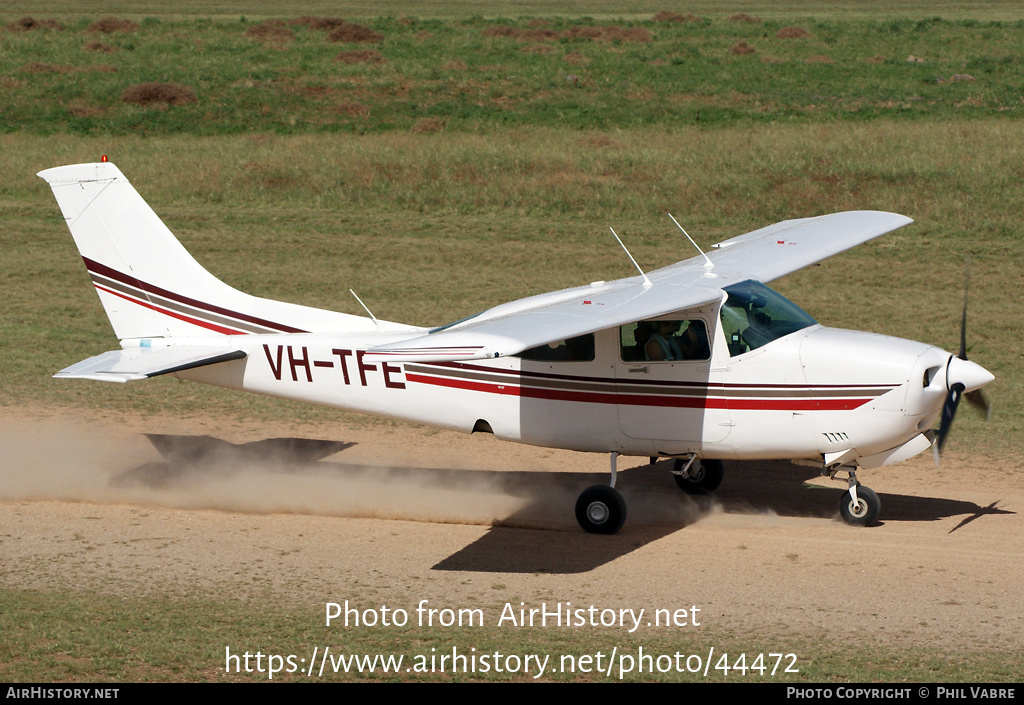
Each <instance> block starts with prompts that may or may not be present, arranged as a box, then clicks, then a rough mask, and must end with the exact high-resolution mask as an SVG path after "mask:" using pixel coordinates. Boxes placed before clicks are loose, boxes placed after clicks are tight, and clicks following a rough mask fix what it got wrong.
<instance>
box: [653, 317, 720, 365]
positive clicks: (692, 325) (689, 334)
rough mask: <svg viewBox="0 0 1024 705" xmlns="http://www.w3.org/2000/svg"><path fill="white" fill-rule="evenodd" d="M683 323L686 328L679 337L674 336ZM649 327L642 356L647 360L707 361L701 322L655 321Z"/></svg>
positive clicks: (708, 347)
mask: <svg viewBox="0 0 1024 705" xmlns="http://www.w3.org/2000/svg"><path fill="white" fill-rule="evenodd" d="M683 323H686V324H687V325H686V328H685V329H684V330H683V332H682V334H681V335H676V332H677V331H679V329H680V327H681V326H682V324H683ZM651 325H652V327H653V330H652V332H651V335H650V338H648V340H647V343H646V345H644V356H645V357H646V358H647V359H648V360H651V361H654V362H660V361H665V360H707V359H708V358H709V357H711V349H710V346H709V345H708V335H707V330H706V328H705V327H704V322H703V321H700V320H695V321H656V322H654V323H652V324H651Z"/></svg>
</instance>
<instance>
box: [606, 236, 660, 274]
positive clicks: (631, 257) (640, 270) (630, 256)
mask: <svg viewBox="0 0 1024 705" xmlns="http://www.w3.org/2000/svg"><path fill="white" fill-rule="evenodd" d="M608 229H609V230H611V231H612V235H615V239H616V240H618V242H619V245H621V246H622V249H623V251H624V252H625V253H626V257H629V261H630V262H632V263H633V266H634V267H636V271H638V272H640V276H641V277H643V278H644V286H654V285H653V284H652V283H651V280H650V279H648V278H647V275H646V274H644V270H642V269H640V265H639V264H637V263H636V260H635V259H633V255H631V254H629V250H627V249H626V246H625V245H624V244H623V243H622V240H620V239H619V236H618V234H617V233H616V232H615V228H613V227H610V226H609V228H608Z"/></svg>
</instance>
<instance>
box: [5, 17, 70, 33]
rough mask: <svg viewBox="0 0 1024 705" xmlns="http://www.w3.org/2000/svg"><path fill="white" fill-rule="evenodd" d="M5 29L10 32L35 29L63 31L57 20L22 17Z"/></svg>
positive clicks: (62, 26)
mask: <svg viewBox="0 0 1024 705" xmlns="http://www.w3.org/2000/svg"><path fill="white" fill-rule="evenodd" d="M7 29H8V30H9V31H11V32H31V31H32V30H35V29H56V30H63V29H64V25H62V24H61V23H60V22H58V21H57V20H36V19H33V18H31V17H22V18H21V19H20V20H15V21H14V22H11V23H10V24H9V25H7Z"/></svg>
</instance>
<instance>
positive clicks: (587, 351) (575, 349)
mask: <svg viewBox="0 0 1024 705" xmlns="http://www.w3.org/2000/svg"><path fill="white" fill-rule="evenodd" d="M516 357H521V358H522V359H524V360H538V361H542V362H592V361H593V359H594V334H593V333H588V334H587V335H581V336H578V337H576V338H569V339H568V340H558V341H555V342H553V343H549V344H547V345H539V346H537V347H535V348H530V349H529V350H524V351H523V352H521V353H519V354H518V355H517V356H516Z"/></svg>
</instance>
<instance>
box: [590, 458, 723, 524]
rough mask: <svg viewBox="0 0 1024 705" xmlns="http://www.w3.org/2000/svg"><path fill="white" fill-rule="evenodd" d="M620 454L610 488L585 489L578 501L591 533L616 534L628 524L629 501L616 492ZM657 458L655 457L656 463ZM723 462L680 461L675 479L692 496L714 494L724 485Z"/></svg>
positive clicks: (683, 459)
mask: <svg viewBox="0 0 1024 705" xmlns="http://www.w3.org/2000/svg"><path fill="white" fill-rule="evenodd" d="M618 457H619V454H618V453H612V454H611V464H612V468H611V470H612V476H611V482H610V483H609V484H608V485H594V486H592V487H588V488H587V489H585V490H583V493H582V494H580V496H579V499H577V500H576V521H578V522H579V524H580V526H581V527H583V530H584V531H586V532H588V533H591V534H614V533H615V532H617V531H618V530H619V529H621V528H622V524H623V522H625V521H626V500H624V499H623V498H622V495H621V494H620V493H619V491H618V490H617V489H615V470H616V461H617V460H618ZM654 460H656V458H652V459H651V461H652V462H653V461H654ZM724 474H725V473H724V470H723V468H722V461H721V460H709V459H707V458H698V457H697V456H695V455H694V456H690V457H689V458H680V459H678V460H676V462H675V465H674V466H673V468H672V476H673V477H674V478H675V481H676V484H677V485H679V488H680V489H681V490H683V491H684V492H687V493H689V494H704V493H707V492H714V491H715V490H716V489H718V486H719V485H720V484H722V477H723V475H724Z"/></svg>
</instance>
